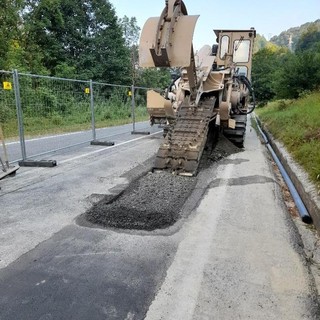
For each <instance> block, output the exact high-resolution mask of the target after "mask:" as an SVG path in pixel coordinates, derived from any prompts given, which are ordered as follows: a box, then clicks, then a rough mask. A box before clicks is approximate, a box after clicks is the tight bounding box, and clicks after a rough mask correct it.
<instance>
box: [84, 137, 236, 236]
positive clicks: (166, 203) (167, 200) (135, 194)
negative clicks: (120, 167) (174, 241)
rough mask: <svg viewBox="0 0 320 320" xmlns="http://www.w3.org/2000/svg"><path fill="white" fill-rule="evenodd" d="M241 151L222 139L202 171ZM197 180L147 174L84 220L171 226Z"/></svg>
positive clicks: (207, 154)
mask: <svg viewBox="0 0 320 320" xmlns="http://www.w3.org/2000/svg"><path fill="white" fill-rule="evenodd" d="M240 150H241V149H239V148H237V147H236V146H234V145H233V144H232V143H231V142H230V141H229V140H228V139H226V138H225V137H223V136H221V137H220V139H219V142H218V143H217V145H216V147H215V149H214V151H213V152H212V153H211V152H205V153H204V155H203V158H202V160H201V165H200V170H201V169H204V168H206V167H208V166H210V165H211V164H212V163H213V162H216V161H218V160H220V159H222V158H224V157H226V156H228V155H230V154H232V153H235V152H239V151H240ZM196 181H197V178H196V177H183V176H177V175H173V174H171V173H170V172H166V171H157V172H154V173H151V172H150V173H147V174H146V175H145V176H143V177H141V178H139V179H137V180H135V181H134V182H132V183H131V184H130V185H129V187H128V188H127V189H126V190H124V192H123V193H122V194H121V195H120V196H118V197H116V198H114V199H111V200H110V196H106V197H105V198H104V199H102V200H101V201H99V202H98V203H96V204H95V205H94V206H93V207H92V208H91V209H90V210H88V211H87V212H86V214H85V219H86V220H87V221H89V222H91V223H93V224H98V225H100V226H103V227H106V228H118V229H133V230H146V231H152V230H155V229H164V228H167V227H170V226H172V225H173V224H174V223H175V222H176V221H178V220H179V219H180V214H179V212H180V210H181V208H182V206H183V204H184V203H185V201H186V199H187V198H188V196H189V195H190V194H191V192H192V190H193V189H194V187H195V184H196Z"/></svg>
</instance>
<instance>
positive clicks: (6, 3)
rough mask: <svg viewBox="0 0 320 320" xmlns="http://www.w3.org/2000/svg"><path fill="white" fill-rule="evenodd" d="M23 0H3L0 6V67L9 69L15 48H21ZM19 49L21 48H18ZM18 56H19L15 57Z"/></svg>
mask: <svg viewBox="0 0 320 320" xmlns="http://www.w3.org/2000/svg"><path fill="white" fill-rule="evenodd" d="M22 4H23V1H22V0H2V1H1V8H0V29H1V32H0V69H8V68H9V65H8V59H10V58H11V59H12V55H13V54H15V49H19V48H20V38H21V37H20V36H21V32H20V29H19V26H20V25H21V19H20V15H19V13H20V11H21V9H22ZM18 51H19V50H18ZM15 58H17V57H15Z"/></svg>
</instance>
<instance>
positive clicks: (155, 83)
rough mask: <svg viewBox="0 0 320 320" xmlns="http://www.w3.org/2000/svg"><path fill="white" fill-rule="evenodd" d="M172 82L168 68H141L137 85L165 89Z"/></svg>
mask: <svg viewBox="0 0 320 320" xmlns="http://www.w3.org/2000/svg"><path fill="white" fill-rule="evenodd" d="M170 82H171V76H170V71H169V69H167V68H146V69H142V68H141V69H140V70H139V74H138V78H137V85H138V86H141V87H146V88H156V89H164V88H166V87H168V85H169V84H170Z"/></svg>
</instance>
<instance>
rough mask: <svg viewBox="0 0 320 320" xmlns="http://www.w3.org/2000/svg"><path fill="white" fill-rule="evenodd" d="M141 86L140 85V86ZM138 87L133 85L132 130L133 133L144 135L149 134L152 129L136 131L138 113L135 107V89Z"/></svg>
mask: <svg viewBox="0 0 320 320" xmlns="http://www.w3.org/2000/svg"><path fill="white" fill-rule="evenodd" d="M138 88H139V87H138ZM135 89H136V88H135V87H134V85H132V86H131V114H132V126H133V130H132V131H131V134H144V135H149V134H150V131H136V115H135V108H136V103H135V94H134V90H135Z"/></svg>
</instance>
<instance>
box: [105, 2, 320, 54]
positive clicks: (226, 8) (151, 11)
mask: <svg viewBox="0 0 320 320" xmlns="http://www.w3.org/2000/svg"><path fill="white" fill-rule="evenodd" d="M109 2H110V3H111V4H112V5H113V7H114V8H115V10H116V14H117V16H118V18H123V16H125V15H126V16H128V17H129V18H131V17H136V19H137V22H138V26H139V27H140V28H141V29H142V27H143V25H144V23H145V21H146V20H147V19H148V18H149V17H159V16H160V14H161V12H162V10H163V8H164V7H165V0H135V1H133V0H109ZM184 3H185V5H186V8H187V10H188V14H189V15H200V17H199V19H198V22H197V25H196V29H195V33H194V37H193V44H194V48H195V49H197V50H198V49H200V48H201V47H202V46H203V45H205V44H209V45H212V44H213V43H215V36H214V33H213V30H214V29H250V28H251V27H254V28H255V29H256V30H257V33H259V34H261V35H264V36H265V37H266V39H267V40H269V39H270V37H272V36H274V35H279V34H280V33H281V32H282V31H285V30H288V29H289V28H291V27H298V26H300V25H302V24H304V23H306V22H312V21H315V20H317V19H320V0H263V1H253V0H251V1H249V0H224V1H221V0H220V1H212V0H184ZM208 3H209V4H208ZM219 5H220V6H219Z"/></svg>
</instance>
